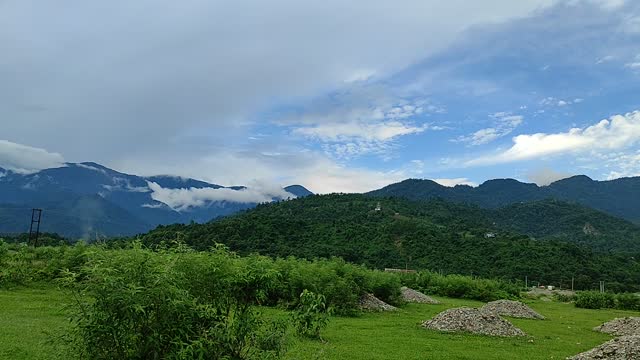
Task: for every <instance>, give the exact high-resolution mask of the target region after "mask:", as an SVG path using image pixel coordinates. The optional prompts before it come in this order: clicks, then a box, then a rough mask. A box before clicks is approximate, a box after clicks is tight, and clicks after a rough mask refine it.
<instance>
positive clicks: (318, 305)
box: [292, 289, 330, 339]
mask: <svg viewBox="0 0 640 360" xmlns="http://www.w3.org/2000/svg"><path fill="white" fill-rule="evenodd" d="M329 313H330V309H327V305H326V303H325V297H324V296H323V295H319V294H314V293H312V292H311V291H308V290H306V289H305V290H304V291H303V292H302V294H300V304H299V305H298V307H297V308H296V310H295V311H294V312H293V314H292V319H293V323H294V325H295V327H296V330H297V331H298V334H300V335H302V336H306V337H310V338H313V339H320V338H321V337H320V331H321V330H322V329H324V328H325V327H326V326H327V324H329Z"/></svg>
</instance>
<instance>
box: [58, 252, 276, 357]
mask: <svg viewBox="0 0 640 360" xmlns="http://www.w3.org/2000/svg"><path fill="white" fill-rule="evenodd" d="M202 258H205V256H202V257H201V259H202ZM201 259H200V260H201ZM190 260H194V263H196V267H195V268H191V269H192V270H202V268H198V266H200V267H202V266H204V264H205V262H204V261H198V258H197V257H196V256H194V254H173V253H161V254H158V253H153V252H151V251H148V250H143V249H140V248H136V249H132V250H120V251H98V252H96V253H95V254H94V256H93V257H92V258H91V259H90V261H89V263H88V264H87V266H86V267H85V268H84V270H85V271H86V272H87V273H88V277H87V280H86V281H84V282H82V283H81V290H80V291H82V292H83V293H84V294H85V295H87V296H80V297H78V299H84V300H79V302H78V304H77V305H76V306H74V308H72V309H73V310H75V313H74V316H73V325H74V326H73V331H72V333H71V334H70V335H69V337H68V340H69V343H70V345H71V348H72V349H73V350H75V353H76V354H77V355H79V356H80V357H81V358H92V359H113V358H118V359H159V358H180V359H187V358H189V359H192V358H200V359H226V358H234V359H263V358H270V357H275V356H277V355H279V354H280V353H281V352H282V350H283V349H282V344H283V343H284V340H283V338H284V336H285V335H284V334H285V331H284V330H283V329H284V327H283V326H282V325H281V324H279V323H269V322H266V321H265V320H263V319H262V318H261V317H259V316H258V315H257V314H256V313H255V311H254V309H253V307H252V305H253V304H254V303H255V300H256V299H257V298H259V295H257V294H258V292H259V291H258V290H256V289H257V288H259V285H256V284H259V283H260V282H261V279H262V278H263V275H264V274H259V271H258V270H259V269H242V270H239V272H238V273H236V274H235V275H236V276H235V277H234V278H233V279H230V278H229V277H227V278H225V279H224V281H228V282H229V283H230V285H231V286H230V287H228V288H223V289H222V290H221V291H220V292H217V291H215V290H214V288H213V287H214V286H217V285H219V283H217V284H211V285H209V286H207V287H206V289H203V290H200V291H199V292H196V291H195V290H196V287H194V284H197V281H191V282H186V283H185V282H184V280H185V279H186V277H185V273H184V270H185V266H186V265H185V264H186V263H189V262H190ZM208 260H210V264H206V265H207V266H208V267H209V272H210V273H212V272H215V271H214V270H213V269H214V268H215V267H216V264H218V263H216V260H218V261H219V264H221V265H222V266H223V267H224V265H225V264H224V262H225V261H227V262H231V261H232V259H229V258H226V257H225V255H224V254H215V256H214V255H212V256H211V257H210V258H209V259H208ZM190 274H192V275H193V276H194V277H199V276H200V275H201V274H200V273H198V272H194V273H190ZM206 275H207V274H205V277H204V278H207V277H206ZM67 277H68V278H70V279H69V280H68V283H74V282H75V280H76V278H77V274H74V273H72V272H67Z"/></svg>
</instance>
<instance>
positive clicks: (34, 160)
mask: <svg viewBox="0 0 640 360" xmlns="http://www.w3.org/2000/svg"><path fill="white" fill-rule="evenodd" d="M60 166H65V164H64V158H63V157H62V155H60V154H58V153H51V152H48V151H47V150H44V149H40V148H36V147H31V146H27V145H22V144H16V143H14V142H10V141H7V140H0V167H2V168H5V169H7V170H11V171H14V172H17V173H21V174H29V173H34V172H38V171H40V170H42V169H47V168H53V167H60Z"/></svg>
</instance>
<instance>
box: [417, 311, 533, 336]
mask: <svg viewBox="0 0 640 360" xmlns="http://www.w3.org/2000/svg"><path fill="white" fill-rule="evenodd" d="M422 326H423V327H426V328H427V329H431V330H438V331H446V332H470V333H473V334H482V335H489V336H525V335H526V334H525V333H524V332H523V331H522V330H520V329H518V328H517V327H515V326H514V325H513V324H511V323H510V322H508V321H507V320H504V319H502V318H501V317H500V316H498V315H496V314H492V313H489V312H484V311H480V310H479V309H475V308H468V307H461V308H455V309H448V310H445V311H443V312H441V313H440V314H438V315H436V316H435V317H434V318H433V319H431V320H427V321H425V322H424V323H423V324H422Z"/></svg>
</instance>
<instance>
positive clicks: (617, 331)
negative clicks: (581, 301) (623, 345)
mask: <svg viewBox="0 0 640 360" xmlns="http://www.w3.org/2000/svg"><path fill="white" fill-rule="evenodd" d="M593 330H595V331H600V332H603V333H606V334H611V335H615V336H623V335H640V317H624V318H617V319H613V320H611V321H609V322H606V323H604V324H602V325H600V326H597V327H595V328H593Z"/></svg>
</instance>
